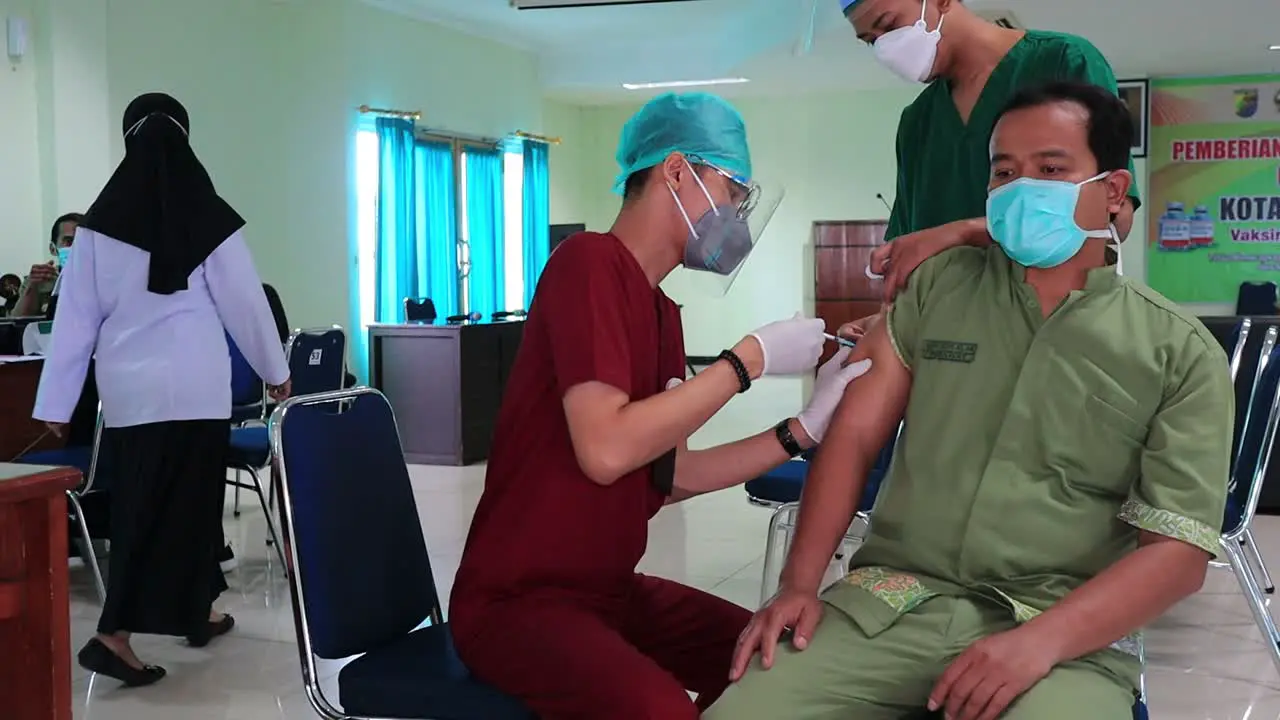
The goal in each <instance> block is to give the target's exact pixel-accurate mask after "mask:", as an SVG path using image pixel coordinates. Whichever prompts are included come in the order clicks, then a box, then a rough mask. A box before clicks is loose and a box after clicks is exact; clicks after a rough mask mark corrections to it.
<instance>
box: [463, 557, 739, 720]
mask: <svg viewBox="0 0 1280 720" xmlns="http://www.w3.org/2000/svg"><path fill="white" fill-rule="evenodd" d="M451 615H452V617H451V622H450V625H451V626H452V627H453V629H454V639H455V643H456V645H457V649H458V654H459V655H460V656H461V657H462V660H463V661H464V662H465V663H466V664H467V667H468V668H470V670H471V671H472V672H473V673H474V674H475V675H476V676H477V677H479V678H480V679H481V680H484V681H485V682H488V683H489V684H491V685H493V686H494V687H496V688H498V689H499V690H502V691H503V692H505V693H507V694H509V695H511V696H513V697H516V698H519V699H520V700H521V701H522V702H523V703H524V704H525V706H526V707H528V708H529V709H530V710H532V711H534V712H535V713H537V715H538V717H539V718H540V720H694V719H695V718H697V717H698V715H699V713H700V711H701V710H702V709H704V708H707V707H710V706H711V704H712V703H714V702H715V701H716V699H717V698H718V697H719V696H720V694H721V693H722V692H724V689H725V687H726V686H728V684H729V664H730V661H731V660H732V657H733V650H734V645H735V644H736V642H737V639H738V635H739V633H741V632H742V630H743V628H745V627H746V625H747V622H748V621H749V620H750V619H751V612H750V611H748V610H746V609H744V608H741V607H739V606H737V605H734V604H733V603H730V602H728V601H725V600H721V599H720V598H717V597H715V596H713V595H709V594H707V593H705V592H702V591H700V590H695V589H693V588H690V587H686V586H684V585H681V584H679V583H675V582H671V581H669V580H662V579H659V578H652V577H647V576H644V575H636V576H635V578H634V579H633V581H632V583H631V587H630V588H629V591H628V592H627V593H625V595H624V596H621V597H619V598H618V599H616V600H611V601H601V600H597V599H589V598H581V599H579V600H574V599H572V598H565V597H563V596H562V597H559V598H555V599H551V598H533V597H524V598H520V599H517V600H502V601H495V602H491V603H487V604H485V605H484V606H482V607H477V606H473V607H469V608H460V607H454V608H451ZM686 690H688V691H691V692H693V693H695V694H697V696H698V700H697V703H696V704H695V703H694V701H693V700H691V699H690V698H689V693H688V692H686Z"/></svg>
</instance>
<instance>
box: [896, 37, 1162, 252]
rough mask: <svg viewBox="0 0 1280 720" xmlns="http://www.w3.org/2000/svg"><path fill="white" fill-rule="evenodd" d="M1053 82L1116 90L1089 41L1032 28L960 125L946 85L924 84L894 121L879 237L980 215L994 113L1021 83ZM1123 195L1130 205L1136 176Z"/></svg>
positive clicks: (983, 211) (984, 210)
mask: <svg viewBox="0 0 1280 720" xmlns="http://www.w3.org/2000/svg"><path fill="white" fill-rule="evenodd" d="M1054 80H1081V81H1084V82H1088V83H1092V84H1094V85H1100V86H1102V87H1105V88H1107V89H1109V90H1111V91H1112V92H1115V91H1116V78H1115V75H1113V74H1112V72H1111V66H1110V65H1109V64H1107V59H1106V58H1105V57H1103V56H1102V53H1100V52H1098V49H1097V48H1095V47H1094V46H1093V44H1092V43H1090V42H1089V41H1088V40H1085V39H1084V38H1082V37H1077V36H1075V35H1064V34H1062V33H1052V32H1041V31H1038V30H1028V31H1027V34H1026V35H1025V36H1024V37H1023V38H1022V39H1021V40H1019V41H1018V44H1017V45H1014V46H1013V48H1012V49H1011V50H1009V53H1008V54H1007V55H1005V56H1004V59H1003V60H1001V61H1000V64H998V65H996V68H995V70H993V71H992V72H991V77H990V78H989V79H988V80H987V84H986V86H985V87H984V88H983V89H982V94H981V95H980V96H979V97H978V102H977V104H976V105H974V107H973V112H972V113H971V114H970V116H969V123H968V124H967V125H966V124H965V123H964V122H963V121H962V120H961V119H960V112H959V111H958V110H957V109H956V103H955V100H953V99H952V98H951V83H950V82H948V81H946V80H937V81H935V82H933V83H932V84H931V85H929V87H927V88H925V90H924V92H922V93H920V97H918V98H916V100H915V102H913V103H911V104H910V105H909V106H907V109H906V110H903V111H902V119H901V120H900V121H899V122H898V151H897V154H898V189H897V195H896V197H895V198H894V201H893V211H892V212H891V213H890V214H889V228H888V230H887V231H886V232H885V238H886V239H888V240H892V239H893V238H895V237H898V236H899V235H906V234H907V233H913V232H917V231H919V230H928V229H929V228H933V227H938V226H939V225H945V224H947V223H949V222H955V221H956V220H967V219H969V218H976V217H983V216H985V215H986V214H987V185H988V183H989V181H990V176H991V147H990V145H991V131H992V130H993V129H994V128H995V124H996V115H997V114H999V112H1000V111H1001V110H1003V109H1004V107H1005V105H1007V104H1008V103H1009V101H1010V100H1012V99H1013V96H1014V94H1016V93H1017V92H1018V91H1019V90H1021V89H1022V88H1025V87H1034V86H1036V85H1044V84H1046V83H1049V82H1052V81H1054ZM1129 170H1130V172H1132V171H1133V161H1132V160H1130V161H1129ZM1130 195H1131V196H1132V197H1133V199H1134V207H1137V202H1138V189H1137V179H1136V175H1135V180H1134V187H1133V189H1132V190H1130Z"/></svg>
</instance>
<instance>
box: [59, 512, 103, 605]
mask: <svg viewBox="0 0 1280 720" xmlns="http://www.w3.org/2000/svg"><path fill="white" fill-rule="evenodd" d="M67 500H68V501H70V502H71V507H72V512H73V513H74V514H75V516H76V525H78V526H79V527H80V547H81V550H80V552H81V555H83V557H84V562H85V564H86V565H88V566H89V569H90V570H92V571H93V584H94V587H95V588H97V590H98V601H99V602H101V603H102V604H103V605H106V604H107V585H106V583H104V582H103V581H102V568H101V567H99V566H98V556H97V554H95V553H94V552H93V538H92V537H90V535H89V523H88V521H87V520H85V518H84V508H83V507H82V506H81V505H80V498H79V497H77V496H76V494H75V493H74V492H72V491H70V490H68V491H67Z"/></svg>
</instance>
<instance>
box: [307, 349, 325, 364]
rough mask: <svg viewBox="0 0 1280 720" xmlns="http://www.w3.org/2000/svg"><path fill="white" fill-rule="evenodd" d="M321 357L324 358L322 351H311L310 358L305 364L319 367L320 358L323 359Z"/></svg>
mask: <svg viewBox="0 0 1280 720" xmlns="http://www.w3.org/2000/svg"><path fill="white" fill-rule="evenodd" d="M323 356H324V351H323V350H319V349H317V350H312V351H311V357H310V358H308V359H307V364H308V365H319V364H320V358H321V357H323Z"/></svg>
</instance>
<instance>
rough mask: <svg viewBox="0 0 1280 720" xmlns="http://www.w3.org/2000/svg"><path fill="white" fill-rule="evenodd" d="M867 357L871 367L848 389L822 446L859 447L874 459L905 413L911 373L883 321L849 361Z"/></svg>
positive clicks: (872, 330)
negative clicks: (891, 340) (899, 355)
mask: <svg viewBox="0 0 1280 720" xmlns="http://www.w3.org/2000/svg"><path fill="white" fill-rule="evenodd" d="M864 358H870V360H871V370H870V371H869V372H868V373H867V374H866V375H863V376H862V377H860V378H858V379H856V380H854V381H853V382H851V383H849V385H848V387H846V388H845V391H844V398H842V399H841V400H840V405H839V406H838V407H837V408H836V412H835V416H834V417H832V419H831V427H830V428H828V430H827V436H826V438H824V440H823V445H824V446H830V445H833V444H834V445H836V446H838V447H845V448H850V449H857V450H860V451H862V452H859V453H858V454H859V455H862V456H864V457H866V458H874V457H875V456H876V454H877V453H879V452H880V449H881V448H882V447H884V445H885V443H887V442H888V441H889V438H891V437H893V434H894V433H895V432H897V429H898V423H899V422H900V421H901V420H902V416H903V414H904V413H905V412H906V408H907V397H908V395H910V393H911V372H910V371H909V370H907V367H906V365H904V364H903V362H902V359H901V358H899V357H898V353H897V352H896V351H895V350H894V349H893V343H892V342H890V340H889V333H888V328H887V323H884V322H880V323H877V324H876V326H875V327H873V328H872V329H871V331H870V332H869V333H868V334H867V335H866V337H864V338H863V339H862V342H860V343H858V347H857V349H856V350H854V352H853V355H852V356H851V357H850V362H857V361H859V360H862V359H864Z"/></svg>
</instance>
